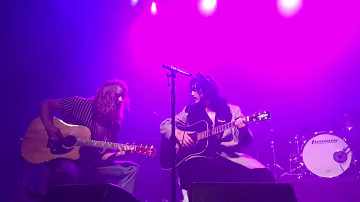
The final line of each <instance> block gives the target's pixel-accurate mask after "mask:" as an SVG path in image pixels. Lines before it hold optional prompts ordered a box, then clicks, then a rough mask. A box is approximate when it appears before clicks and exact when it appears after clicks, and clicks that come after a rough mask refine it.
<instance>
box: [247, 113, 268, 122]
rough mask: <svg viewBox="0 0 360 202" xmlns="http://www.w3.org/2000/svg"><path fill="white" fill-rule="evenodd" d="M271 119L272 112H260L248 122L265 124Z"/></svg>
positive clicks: (250, 117) (253, 115)
mask: <svg viewBox="0 0 360 202" xmlns="http://www.w3.org/2000/svg"><path fill="white" fill-rule="evenodd" d="M270 119H271V116H270V112H269V111H264V112H258V113H254V114H252V115H250V116H248V117H247V120H248V122H263V121H269V120H270Z"/></svg>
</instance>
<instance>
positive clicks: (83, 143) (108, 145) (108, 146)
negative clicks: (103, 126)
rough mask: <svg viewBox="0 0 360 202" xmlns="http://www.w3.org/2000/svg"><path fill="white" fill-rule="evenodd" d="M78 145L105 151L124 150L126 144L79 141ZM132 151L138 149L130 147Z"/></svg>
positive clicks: (133, 146)
mask: <svg viewBox="0 0 360 202" xmlns="http://www.w3.org/2000/svg"><path fill="white" fill-rule="evenodd" d="M77 144H78V145H80V146H91V147H99V148H104V149H124V144H120V143H113V142H105V141H98V140H85V139H78V141H77ZM129 146H130V148H131V149H134V150H135V149H136V146H135V145H129Z"/></svg>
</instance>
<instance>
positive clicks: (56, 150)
mask: <svg viewBox="0 0 360 202" xmlns="http://www.w3.org/2000/svg"><path fill="white" fill-rule="evenodd" d="M75 145H76V137H74V136H72V135H69V136H66V137H65V138H64V139H63V140H61V141H56V142H53V144H52V145H51V148H50V151H51V153H52V154H66V153H69V152H70V151H71V150H72V149H73V148H74V146H75Z"/></svg>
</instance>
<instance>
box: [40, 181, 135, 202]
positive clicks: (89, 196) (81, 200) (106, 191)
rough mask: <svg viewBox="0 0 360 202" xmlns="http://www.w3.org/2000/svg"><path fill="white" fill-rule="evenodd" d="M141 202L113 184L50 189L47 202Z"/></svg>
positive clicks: (78, 185)
mask: <svg viewBox="0 0 360 202" xmlns="http://www.w3.org/2000/svg"><path fill="white" fill-rule="evenodd" d="M115 201H116V202H119V201H121V202H140V201H139V200H138V199H136V198H135V196H133V195H132V194H131V193H129V192H127V191H126V190H124V189H122V188H121V187H119V186H116V185H113V184H77V185H59V186H51V187H49V189H48V191H47V194H46V196H45V202H115Z"/></svg>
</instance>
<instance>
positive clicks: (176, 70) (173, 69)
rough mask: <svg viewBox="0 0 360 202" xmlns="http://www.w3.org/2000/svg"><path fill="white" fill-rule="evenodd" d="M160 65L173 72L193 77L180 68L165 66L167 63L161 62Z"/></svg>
mask: <svg viewBox="0 0 360 202" xmlns="http://www.w3.org/2000/svg"><path fill="white" fill-rule="evenodd" d="M162 67H163V68H165V69H167V70H170V71H171V72H173V73H180V74H184V75H185V76H188V77H193V76H192V74H190V73H187V72H185V71H183V70H180V69H178V68H175V67H173V66H167V65H165V64H163V65H162Z"/></svg>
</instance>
